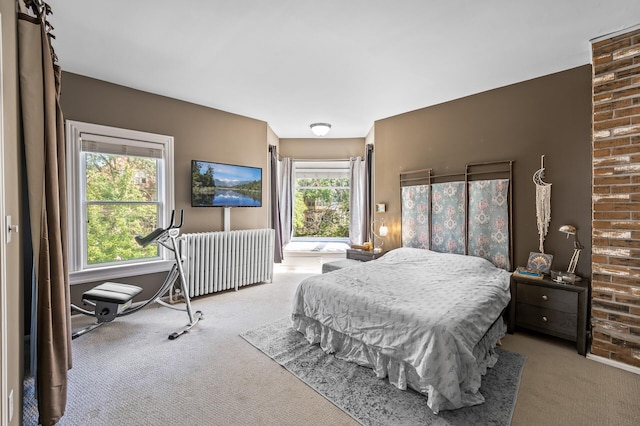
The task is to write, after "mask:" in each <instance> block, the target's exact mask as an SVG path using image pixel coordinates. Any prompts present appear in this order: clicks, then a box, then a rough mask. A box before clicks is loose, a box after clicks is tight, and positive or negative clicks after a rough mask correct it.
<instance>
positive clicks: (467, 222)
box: [401, 161, 512, 270]
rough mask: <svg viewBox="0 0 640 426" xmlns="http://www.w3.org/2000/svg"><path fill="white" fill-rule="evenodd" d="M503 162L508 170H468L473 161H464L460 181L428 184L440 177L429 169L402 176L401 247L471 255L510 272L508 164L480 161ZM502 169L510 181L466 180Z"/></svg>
mask: <svg viewBox="0 0 640 426" xmlns="http://www.w3.org/2000/svg"><path fill="white" fill-rule="evenodd" d="M507 163H508V164H509V168H508V169H497V170H494V171H489V172H487V171H483V172H478V173H473V172H470V171H469V168H470V167H472V166H474V165H473V164H471V165H468V166H467V172H466V173H465V174H464V178H465V180H463V181H453V182H445V183H431V180H432V179H434V178H438V176H432V175H431V171H430V170H426V172H428V173H427V174H426V176H422V177H420V178H415V177H412V178H405V176H411V174H412V173H416V172H407V173H405V174H403V175H401V196H402V245H403V247H415V248H422V249H431V250H433V251H438V252H443V253H457V254H469V255H473V256H478V257H482V258H485V259H488V260H489V261H491V262H492V263H493V264H494V265H496V266H498V267H500V268H503V269H506V270H509V269H510V259H511V257H512V241H511V238H510V235H511V232H510V230H511V224H510V217H511V206H510V203H511V196H510V191H511V187H510V182H511V178H512V162H511V161H510V162H496V163H483V164H481V165H492V166H493V165H502V164H507ZM420 172H425V171H420ZM504 172H508V173H509V178H508V179H490V180H470V179H471V177H472V176H473V175H474V174H476V175H477V174H481V173H486V174H489V173H491V174H494V175H495V174H496V173H498V174H499V173H504ZM461 175H462V174H461ZM461 175H457V176H461ZM452 176H456V175H452ZM425 180H426V182H427V183H424V181H425ZM410 181H416V184H413V182H411V183H410Z"/></svg>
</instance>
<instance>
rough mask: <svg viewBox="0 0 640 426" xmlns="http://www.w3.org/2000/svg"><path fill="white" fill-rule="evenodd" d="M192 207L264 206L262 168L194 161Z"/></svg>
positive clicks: (192, 164) (192, 163) (192, 169)
mask: <svg viewBox="0 0 640 426" xmlns="http://www.w3.org/2000/svg"><path fill="white" fill-rule="evenodd" d="M191 206H192V207H262V169H261V168H259V167H247V166H238V165H233V164H223V163H212V162H209V161H198V160H192V161H191Z"/></svg>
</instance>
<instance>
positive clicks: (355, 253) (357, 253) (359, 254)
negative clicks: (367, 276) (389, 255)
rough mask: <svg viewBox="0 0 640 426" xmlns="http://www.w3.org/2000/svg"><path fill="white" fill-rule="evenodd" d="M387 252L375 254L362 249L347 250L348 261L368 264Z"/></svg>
mask: <svg viewBox="0 0 640 426" xmlns="http://www.w3.org/2000/svg"><path fill="white" fill-rule="evenodd" d="M384 253H385V252H383V251H381V252H377V253H376V252H373V251H367V250H360V249H347V259H353V260H359V261H360V262H368V261H370V260H374V259H377V258H379V257H380V256H382V255H383V254H384Z"/></svg>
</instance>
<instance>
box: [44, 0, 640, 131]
mask: <svg viewBox="0 0 640 426" xmlns="http://www.w3.org/2000/svg"><path fill="white" fill-rule="evenodd" d="M48 2H49V4H50V5H51V7H52V9H53V15H52V16H51V17H50V22H51V23H52V25H53V26H54V27H55V31H54V34H55V36H56V40H55V41H54V47H55V49H56V53H57V55H58V57H59V63H60V65H61V66H62V68H63V69H64V70H65V71H70V72H73V73H77V74H82V75H85V76H89V77H93V78H97V79H100V80H105V81H108V82H112V83H116V84H121V85H124V86H128V87H133V88H136V89H140V90H144V91H148V92H153V93H157V94H160V95H164V96H169V97H172V98H177V99H181V100H185V101H189V102H193V103H196V104H201V105H205V106H209V107H212V108H216V109H220V110H224V111H228V112H232V113H236V114H240V115H243V116H247V117H252V118H256V119H259V120H263V121H266V122H268V123H269V125H270V126H271V128H272V129H273V130H274V131H275V133H276V134H277V135H278V136H279V137H281V138H312V137H314V136H313V134H312V133H311V131H310V129H309V124H311V123H313V122H318V121H320V122H328V123H331V124H332V126H333V128H332V130H331V132H330V133H329V135H327V136H326V137H331V138H342V137H364V136H365V135H366V134H367V133H368V132H369V130H370V129H371V128H372V126H373V122H374V121H375V120H379V119H382V118H386V117H390V116H393V115H397V114H401V113H404V112H407V111H411V110H415V109H419V108H423V107H426V106H430V105H434V104H438V103H441V102H445V101H449V100H452V99H457V98H461V97H464V96H467V95H471V94H474V93H479V92H482V91H485V90H489V89H493V88H496V87H501V86H505V85H508V84H512V83H517V82H520V81H523V80H528V79H531V78H535V77H539V76H542V75H547V74H551V73H554V72H558V71H562V70H566V69H569V68H573V67H576V66H580V65H584V64H587V63H590V62H591V55H590V43H589V40H591V39H593V38H596V37H599V36H602V35H605V34H609V33H611V32H616V31H620V30H622V29H625V28H628V27H631V26H635V25H637V24H639V23H640V1H639V0H602V1H600V0H569V1H567V0H564V1H562V0H529V1H522V0H521V1H514V0H485V1H478V0H457V1H456V0H450V1H446V0H441V1H435V0H412V1H410V0H393V1H392V0H388V1H380V0H374V1H372V0H324V1H310V0H268V1H267V0H233V1H232V0H227V1H221V0H210V1H207V0H191V1H175V0H135V1H131V0H49V1H48ZM63 91H64V82H63Z"/></svg>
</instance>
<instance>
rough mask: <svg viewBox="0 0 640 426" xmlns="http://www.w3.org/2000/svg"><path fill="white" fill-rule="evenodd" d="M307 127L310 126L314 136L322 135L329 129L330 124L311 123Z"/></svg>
mask: <svg viewBox="0 0 640 426" xmlns="http://www.w3.org/2000/svg"><path fill="white" fill-rule="evenodd" d="M309 127H311V131H312V132H313V134H314V135H316V136H324V135H326V134H327V133H329V130H331V124H329V123H313V124H312V125H311V126H309Z"/></svg>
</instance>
